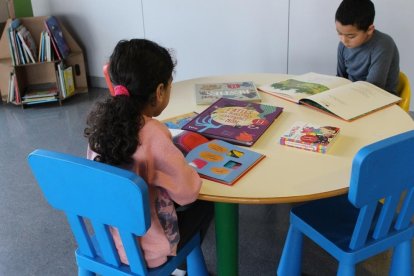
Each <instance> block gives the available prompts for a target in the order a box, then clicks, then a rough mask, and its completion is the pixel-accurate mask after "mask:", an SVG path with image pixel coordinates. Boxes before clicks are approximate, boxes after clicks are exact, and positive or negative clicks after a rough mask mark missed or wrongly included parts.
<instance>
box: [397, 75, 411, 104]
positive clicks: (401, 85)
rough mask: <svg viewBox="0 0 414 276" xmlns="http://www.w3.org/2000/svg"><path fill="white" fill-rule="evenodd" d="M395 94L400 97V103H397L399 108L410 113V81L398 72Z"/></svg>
mask: <svg viewBox="0 0 414 276" xmlns="http://www.w3.org/2000/svg"><path fill="white" fill-rule="evenodd" d="M397 92H398V93H399V95H400V97H401V101H400V102H399V104H398V105H399V106H400V107H401V108H402V109H404V110H405V111H406V112H408V111H410V101H411V87H410V81H409V80H408V77H407V76H406V75H405V74H404V73H403V72H400V75H399V78H398V86H397Z"/></svg>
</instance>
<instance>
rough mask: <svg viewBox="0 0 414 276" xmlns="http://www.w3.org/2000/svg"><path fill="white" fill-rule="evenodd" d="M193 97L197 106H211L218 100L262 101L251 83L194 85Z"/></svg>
mask: <svg viewBox="0 0 414 276" xmlns="http://www.w3.org/2000/svg"><path fill="white" fill-rule="evenodd" d="M195 96H196V103H197V104H212V103H213V102H215V101H217V100H218V99H220V98H228V99H234V100H240V101H248V102H260V101H261V100H262V99H261V98H260V95H259V93H258V92H257V89H256V86H255V84H254V83H253V82H252V81H243V82H225V83H204V84H196V85H195Z"/></svg>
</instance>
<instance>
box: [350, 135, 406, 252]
mask: <svg viewBox="0 0 414 276" xmlns="http://www.w3.org/2000/svg"><path fill="white" fill-rule="evenodd" d="M348 198H349V201H350V202H351V203H352V204H353V205H354V206H355V207H357V208H360V212H359V216H358V221H357V224H356V226H355V229H354V233H353V236H352V239H351V242H350V245H349V247H350V248H351V249H355V248H359V247H361V246H363V245H364V244H365V243H366V242H369V241H372V240H379V239H382V238H384V237H386V236H388V235H392V234H393V233H395V232H398V231H401V230H403V229H406V228H407V227H409V226H410V225H411V219H412V217H413V214H414V130H411V131H408V132H405V133H402V134H398V135H395V136H392V137H390V138H387V139H384V140H381V141H379V142H376V143H373V144H371V145H368V146H365V147H363V148H362V149H361V150H359V151H358V153H357V154H356V156H355V158H354V160H353V163H352V174H351V183H350V187H349V194H348ZM381 199H385V200H384V204H382V203H381V202H380V200H381ZM400 204H402V205H401V209H400V208H399V205H400ZM399 209H400V210H399ZM410 227H412V226H410Z"/></svg>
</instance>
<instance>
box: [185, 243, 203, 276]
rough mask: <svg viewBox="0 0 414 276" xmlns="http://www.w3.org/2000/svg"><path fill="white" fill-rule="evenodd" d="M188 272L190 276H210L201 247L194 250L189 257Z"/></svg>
mask: <svg viewBox="0 0 414 276" xmlns="http://www.w3.org/2000/svg"><path fill="white" fill-rule="evenodd" d="M187 271H188V275H189V276H194V275H195V276H208V270H207V266H206V262H205V261H204V256H203V252H202V251H201V247H200V246H196V247H194V248H193V250H192V251H191V253H190V254H188V256H187Z"/></svg>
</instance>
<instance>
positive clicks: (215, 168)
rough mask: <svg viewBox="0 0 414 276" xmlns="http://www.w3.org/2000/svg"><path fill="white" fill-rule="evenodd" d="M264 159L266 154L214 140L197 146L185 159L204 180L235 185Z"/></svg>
mask: <svg viewBox="0 0 414 276" xmlns="http://www.w3.org/2000/svg"><path fill="white" fill-rule="evenodd" d="M264 157H265V155H264V154H261V153H258V152H255V151H252V150H249V149H247V148H242V147H239V146H236V145H233V144H230V143H228V142H225V141H222V140H217V139H214V140H211V141H208V142H205V143H202V144H200V145H198V146H196V147H195V148H193V149H192V150H190V152H188V154H187V155H186V157H185V158H186V160H187V161H188V162H189V164H190V165H191V166H193V167H194V168H195V169H196V170H197V172H198V174H199V175H200V176H201V177H202V178H205V179H209V180H213V181H216V182H219V183H222V184H226V185H233V184H234V183H235V182H236V181H237V180H239V179H240V178H241V177H242V176H243V175H244V174H245V173H247V172H248V171H249V170H250V169H251V168H252V167H253V166H255V165H256V164H257V163H259V162H260V161H261V160H263V158H264Z"/></svg>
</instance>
